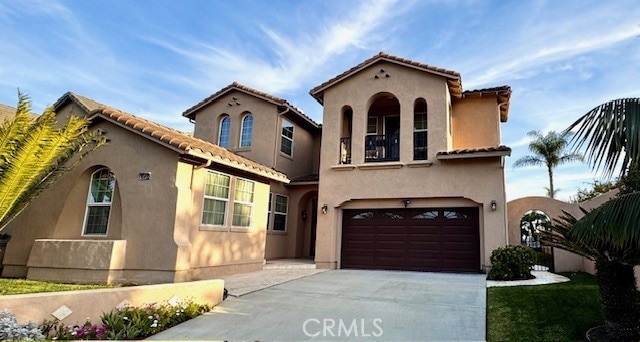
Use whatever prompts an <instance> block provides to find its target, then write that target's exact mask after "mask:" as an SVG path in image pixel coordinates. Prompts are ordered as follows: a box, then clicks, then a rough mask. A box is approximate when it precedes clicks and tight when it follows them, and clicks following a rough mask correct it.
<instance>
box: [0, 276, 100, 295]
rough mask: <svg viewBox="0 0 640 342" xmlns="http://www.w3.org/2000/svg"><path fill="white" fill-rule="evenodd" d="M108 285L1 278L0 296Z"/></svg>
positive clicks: (86, 288) (87, 288)
mask: <svg viewBox="0 0 640 342" xmlns="http://www.w3.org/2000/svg"><path fill="white" fill-rule="evenodd" d="M107 287H109V286H107V285H75V284H57V283H48V282H44V281H34V280H24V279H6V278H0V295H12V294H23V293H40V292H56V291H72V290H89V289H102V288H107Z"/></svg>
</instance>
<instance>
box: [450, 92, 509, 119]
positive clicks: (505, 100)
mask: <svg viewBox="0 0 640 342" xmlns="http://www.w3.org/2000/svg"><path fill="white" fill-rule="evenodd" d="M486 94H490V95H496V96H497V97H498V106H499V108H500V121H501V122H507V119H508V118H509V101H511V87H509V86H507V85H503V86H499V87H492V88H482V89H474V90H465V91H464V92H463V93H462V97H467V96H474V95H480V96H482V95H486Z"/></svg>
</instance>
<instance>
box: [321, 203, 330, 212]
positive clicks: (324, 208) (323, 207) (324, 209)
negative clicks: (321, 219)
mask: <svg viewBox="0 0 640 342" xmlns="http://www.w3.org/2000/svg"><path fill="white" fill-rule="evenodd" d="M321 209H322V213H323V214H326V213H327V209H329V206H327V205H326V204H324V205H323V206H322V208H321Z"/></svg>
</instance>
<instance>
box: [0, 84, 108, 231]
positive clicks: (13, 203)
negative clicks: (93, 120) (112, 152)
mask: <svg viewBox="0 0 640 342" xmlns="http://www.w3.org/2000/svg"><path fill="white" fill-rule="evenodd" d="M88 126H89V122H88V121H87V120H86V119H84V118H79V117H76V116H70V117H69V118H68V119H67V121H66V122H65V123H64V124H62V125H61V124H59V123H58V122H57V121H56V114H55V113H54V112H53V109H52V108H47V109H46V110H45V111H44V113H43V114H42V115H40V116H38V117H37V118H35V119H34V118H33V115H32V114H31V103H30V102H29V98H28V97H27V96H26V95H24V94H22V93H21V92H19V93H18V106H17V109H16V114H15V116H14V117H13V118H11V119H8V120H6V121H5V122H4V123H2V125H1V126H0V231H2V230H3V229H4V228H5V227H6V226H7V224H8V223H9V222H10V221H11V220H12V219H13V218H14V217H16V216H17V215H18V214H19V213H20V212H21V211H22V210H23V209H24V208H25V207H26V206H27V204H29V203H30V202H31V200H33V199H34V198H36V197H37V196H38V195H39V194H40V193H41V192H42V191H43V190H44V189H46V188H47V187H48V186H50V185H51V184H52V183H53V182H55V181H56V180H57V179H59V178H60V176H62V174H64V173H65V172H66V171H69V170H70V169H72V168H73V167H74V166H76V165H77V164H78V163H79V162H80V160H82V159H83V158H84V157H85V156H86V155H87V154H88V153H89V152H91V151H93V150H95V149H96V148H98V147H99V146H101V145H102V144H103V143H104V139H103V137H102V136H101V133H99V132H97V131H96V132H89V131H88ZM74 157H76V158H74Z"/></svg>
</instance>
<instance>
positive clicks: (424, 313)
mask: <svg viewBox="0 0 640 342" xmlns="http://www.w3.org/2000/svg"><path fill="white" fill-rule="evenodd" d="M485 307H486V281H485V275H482V274H449V273H423V272H400V271H360V270H336V271H329V272H324V273H319V274H316V275H312V276H309V277H305V278H301V279H297V280H293V281H290V282H287V283H284V284H280V285H277V286H274V287H270V288H267V289H264V290H260V291H257V292H253V293H250V294H247V295H244V296H241V297H237V298H232V297H229V298H228V299H227V300H226V301H224V302H222V303H221V304H220V305H219V306H217V307H216V308H215V309H214V310H213V311H212V312H210V313H207V314H205V315H203V316H200V317H198V318H196V319H193V320H191V321H188V322H185V323H183V324H181V325H179V326H177V327H174V328H172V329H169V330H167V331H164V332H162V333H160V334H157V335H155V336H153V337H152V339H159V340H255V341H257V340H263V341H264V340H296V341H300V340H324V341H326V340H396V341H397V340H422V341H423V340H466V341H469V340H484V339H485V329H486V328H485V320H486V310H485Z"/></svg>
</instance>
